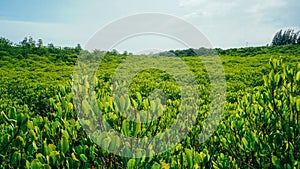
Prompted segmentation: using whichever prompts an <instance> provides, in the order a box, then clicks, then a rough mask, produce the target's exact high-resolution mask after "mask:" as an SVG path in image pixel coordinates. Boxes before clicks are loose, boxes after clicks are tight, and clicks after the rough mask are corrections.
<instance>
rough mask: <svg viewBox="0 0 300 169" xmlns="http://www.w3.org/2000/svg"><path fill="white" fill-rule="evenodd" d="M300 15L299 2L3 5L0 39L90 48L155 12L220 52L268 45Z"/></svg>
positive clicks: (170, 44) (106, 0) (149, 42)
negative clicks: (120, 24) (100, 36)
mask: <svg viewBox="0 0 300 169" xmlns="http://www.w3.org/2000/svg"><path fill="white" fill-rule="evenodd" d="M299 11H300V3H299V2H298V0H265V1H262V0H163V1H161V0H152V1H145V0H131V1H129V0H49V1H41V0H25V1H24V0H1V1H0V36H1V37H4V38H7V39H9V40H11V41H13V42H15V43H18V42H20V41H22V40H23V39H24V37H25V36H31V37H33V38H34V39H43V42H44V44H48V43H53V44H55V45H56V46H71V47H72V46H76V45H77V44H78V43H79V44H81V46H83V47H84V46H85V44H86V43H87V42H88V40H89V39H90V38H91V37H92V36H93V35H94V34H95V33H96V32H97V31H99V30H100V29H101V28H103V27H105V26H106V25H108V24H109V23H112V22H113V21H116V20H118V19H120V18H123V17H126V16H130V15H134V14H139V13H147V12H148V13H149V12H154V13H162V14H168V15H172V16H176V17H178V18H180V19H183V20H185V21H186V22H188V23H190V24H192V25H193V26H195V27H196V28H197V29H198V30H199V31H201V32H202V33H203V34H204V35H205V37H206V38H207V39H208V40H209V41H210V42H211V44H212V46H213V47H216V48H217V47H218V48H236V47H246V46H264V45H267V44H269V43H270V42H271V41H272V38H273V36H274V34H275V33H276V32H277V31H279V30H280V29H287V28H292V29H295V30H297V31H298V30H300V19H299V18H300V12H299ZM141 42H143V43H141ZM115 48H116V49H117V50H120V51H122V50H127V51H129V52H138V51H143V50H149V49H156V50H167V49H177V48H184V46H183V45H182V44H180V43H177V42H174V40H172V39H167V38H166V37H158V36H155V35H145V36H141V37H133V38H131V39H128V40H127V41H124V42H122V43H121V44H119V45H118V46H115Z"/></svg>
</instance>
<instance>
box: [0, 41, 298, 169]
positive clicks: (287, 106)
mask: <svg viewBox="0 0 300 169" xmlns="http://www.w3.org/2000/svg"><path fill="white" fill-rule="evenodd" d="M1 42H2V41H1ZM3 42H8V41H3ZM1 44H5V43H1ZM6 45H7V44H6ZM8 46H10V48H8V47H3V48H1V51H4V52H1V55H0V76H1V84H0V113H1V114H0V131H1V136H0V142H1V145H0V168H153V169H155V168H164V169H168V168H196V169H197V168H299V167H300V153H299V151H297V150H299V149H300V137H299V136H300V134H299V132H300V125H299V120H300V64H298V63H299V62H300V61H299V60H300V58H299V54H300V52H299V47H298V46H292V45H291V46H282V47H258V48H245V49H230V50H226V51H225V52H224V53H223V54H222V55H221V56H220V58H221V60H222V63H223V66H224V69H225V73H226V80H227V102H226V107H225V110H224V112H223V116H222V120H221V122H220V124H219V126H218V128H217V130H216V131H215V132H214V134H213V135H212V137H210V138H209V139H208V140H207V141H206V142H204V143H202V144H200V143H199V138H200V133H201V130H202V128H203V120H204V119H205V117H206V114H207V110H208V108H209V103H210V101H209V100H210V97H209V96H210V87H209V81H208V79H207V73H206V71H205V67H204V65H203V63H202V62H201V60H200V58H198V57H190V56H188V57H186V56H182V57H181V59H182V60H183V61H184V62H185V63H186V64H187V65H188V66H189V68H190V70H191V71H192V72H193V74H194V76H195V77H196V80H197V84H198V88H199V92H200V96H201V97H200V99H199V101H200V103H201V105H203V106H200V107H199V110H197V112H198V115H197V122H196V124H195V125H194V126H193V127H192V128H190V130H189V133H188V135H187V136H186V137H185V138H184V139H183V140H182V141H181V142H180V143H179V144H177V145H175V146H174V148H172V149H170V150H169V151H167V152H165V153H162V154H159V155H157V156H153V157H148V158H145V157H144V158H126V157H121V156H117V155H114V154H112V153H108V152H107V151H106V150H105V149H107V148H108V149H112V150H113V149H118V148H119V147H121V146H124V145H125V146H127V149H126V151H123V152H122V153H123V154H124V156H126V155H128V154H130V153H132V152H134V151H138V150H136V149H135V147H134V144H127V143H126V142H117V140H119V139H118V137H119V136H118V135H112V133H110V132H106V133H102V134H104V135H105V136H111V138H114V139H104V140H103V139H101V137H100V139H99V140H97V143H98V144H100V145H101V147H100V146H99V145H98V144H96V143H95V142H93V140H92V139H91V138H90V137H88V136H87V134H86V132H85V131H84V130H83V127H82V125H81V123H82V122H83V123H82V124H84V127H85V128H88V129H90V130H91V131H95V134H99V133H97V129H95V128H93V127H94V126H93V125H91V124H89V123H88V122H87V121H79V120H78V119H77V114H76V113H75V109H76V108H84V106H83V107H76V104H77V103H78V100H77V101H76V100H74V98H73V94H74V93H73V92H72V79H71V77H72V76H71V75H72V72H73V70H74V65H72V64H71V63H74V62H75V61H76V60H75V58H77V56H78V55H77V54H78V53H76V51H72V52H70V53H69V54H67V55H66V56H69V55H74V57H70V58H73V59H71V61H70V60H69V59H60V57H62V56H63V54H62V53H64V52H66V51H64V50H65V49H63V48H56V49H57V50H58V53H57V54H54V53H51V52H49V53H47V52H46V53H40V54H39V53H36V51H35V50H34V49H35V48H38V47H37V46H36V45H35V47H34V48H29V50H28V51H27V52H25V53H24V55H22V51H23V50H25V49H26V48H24V47H22V46H15V45H12V44H8ZM44 48H46V49H44V50H46V51H47V50H49V49H48V47H44ZM66 53H68V52H66ZM243 53H244V54H243ZM245 53H246V54H245ZM253 53H254V54H253ZM19 54H20V55H22V56H23V57H22V58H18V57H16V56H18V55H19ZM240 54H241V55H243V56H240ZM127 57H130V55H129V56H127V55H117V54H116V53H114V54H109V55H107V56H106V57H105V58H104V60H103V61H102V63H101V65H100V67H99V70H98V72H97V79H96V80H95V82H96V83H95V84H96V85H95V88H94V89H89V87H88V86H89V85H88V86H85V87H84V88H82V89H81V90H87V89H89V90H94V91H95V92H96V96H97V104H95V105H96V106H98V107H99V109H100V110H101V113H102V114H103V115H104V117H105V119H106V120H107V121H108V123H109V124H110V125H111V126H112V127H113V128H114V129H115V130H117V131H119V132H120V133H121V134H122V135H126V136H136V137H148V136H153V135H157V134H158V133H161V132H164V131H165V130H166V128H168V127H169V126H170V125H171V124H172V122H173V121H174V120H175V119H176V115H177V114H178V110H179V109H180V102H181V100H180V94H179V91H178V87H177V86H176V83H174V79H173V78H172V76H170V75H168V74H167V73H166V72H163V71H160V70H157V69H147V70H144V71H142V72H141V73H139V74H137V75H136V76H135V77H134V79H133V81H132V84H130V99H129V100H125V99H123V100H122V99H121V100H119V101H117V102H113V99H112V98H111V93H110V90H111V80H112V77H113V76H114V71H115V69H116V68H117V67H118V65H119V64H120V63H122V61H124V59H126V58H127ZM54 58H57V59H54ZM67 58H69V57H67ZM270 58H273V59H270ZM164 59H166V60H165V63H167V62H168V57H165V58H164ZM133 64H134V63H133ZM144 64H147V63H144ZM157 64H160V63H157ZM82 80H83V82H84V80H85V77H82ZM83 84H86V83H83ZM153 89H160V90H161V91H163V92H164V93H165V95H166V97H167V100H166V102H165V103H166V106H165V107H164V109H163V113H162V114H161V116H160V118H158V119H156V120H153V122H152V123H135V122H132V121H130V120H128V119H126V118H124V117H122V116H121V115H120V112H121V111H124V110H122V109H124V105H128V102H131V103H132V105H133V106H134V107H135V108H137V109H139V110H142V109H147V108H148V109H151V107H154V108H159V107H161V106H162V105H161V104H162V103H161V102H159V101H157V102H153V101H152V102H151V101H150V100H149V98H148V96H149V94H150V93H151V91H152V90H153ZM120 98H122V97H120ZM82 101H83V100H82ZM82 103H83V104H85V103H86V102H84V101H83V102H82ZM95 105H93V106H95ZM125 107H126V106H125ZM87 109H90V108H87ZM144 117H146V116H144ZM80 122H81V123H80ZM100 135H101V133H100ZM105 136H103V137H102V138H105ZM173 137H176V135H174V136H173ZM149 153H155V152H149Z"/></svg>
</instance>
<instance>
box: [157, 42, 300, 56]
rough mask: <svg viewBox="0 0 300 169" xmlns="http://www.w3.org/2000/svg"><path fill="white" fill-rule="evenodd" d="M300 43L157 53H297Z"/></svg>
mask: <svg viewBox="0 0 300 169" xmlns="http://www.w3.org/2000/svg"><path fill="white" fill-rule="evenodd" d="M299 52H300V45H284V46H260V47H246V48H232V49H221V48H216V49H207V48H199V49H192V48H190V49H184V50H170V51H166V52H161V53H159V55H160V56H178V57H183V56H211V55H229V56H256V55H259V54H272V53H276V54H280V53H290V54H295V55H296V54H299Z"/></svg>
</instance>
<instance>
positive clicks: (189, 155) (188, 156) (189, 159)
mask: <svg viewBox="0 0 300 169" xmlns="http://www.w3.org/2000/svg"><path fill="white" fill-rule="evenodd" d="M185 154H186V159H187V162H188V167H189V168H193V151H192V150H190V149H187V148H186V149H185Z"/></svg>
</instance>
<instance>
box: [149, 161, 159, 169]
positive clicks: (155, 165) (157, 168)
mask: <svg viewBox="0 0 300 169" xmlns="http://www.w3.org/2000/svg"><path fill="white" fill-rule="evenodd" d="M151 169H160V165H159V164H158V163H157V162H155V163H154V164H153V165H152V166H151Z"/></svg>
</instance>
